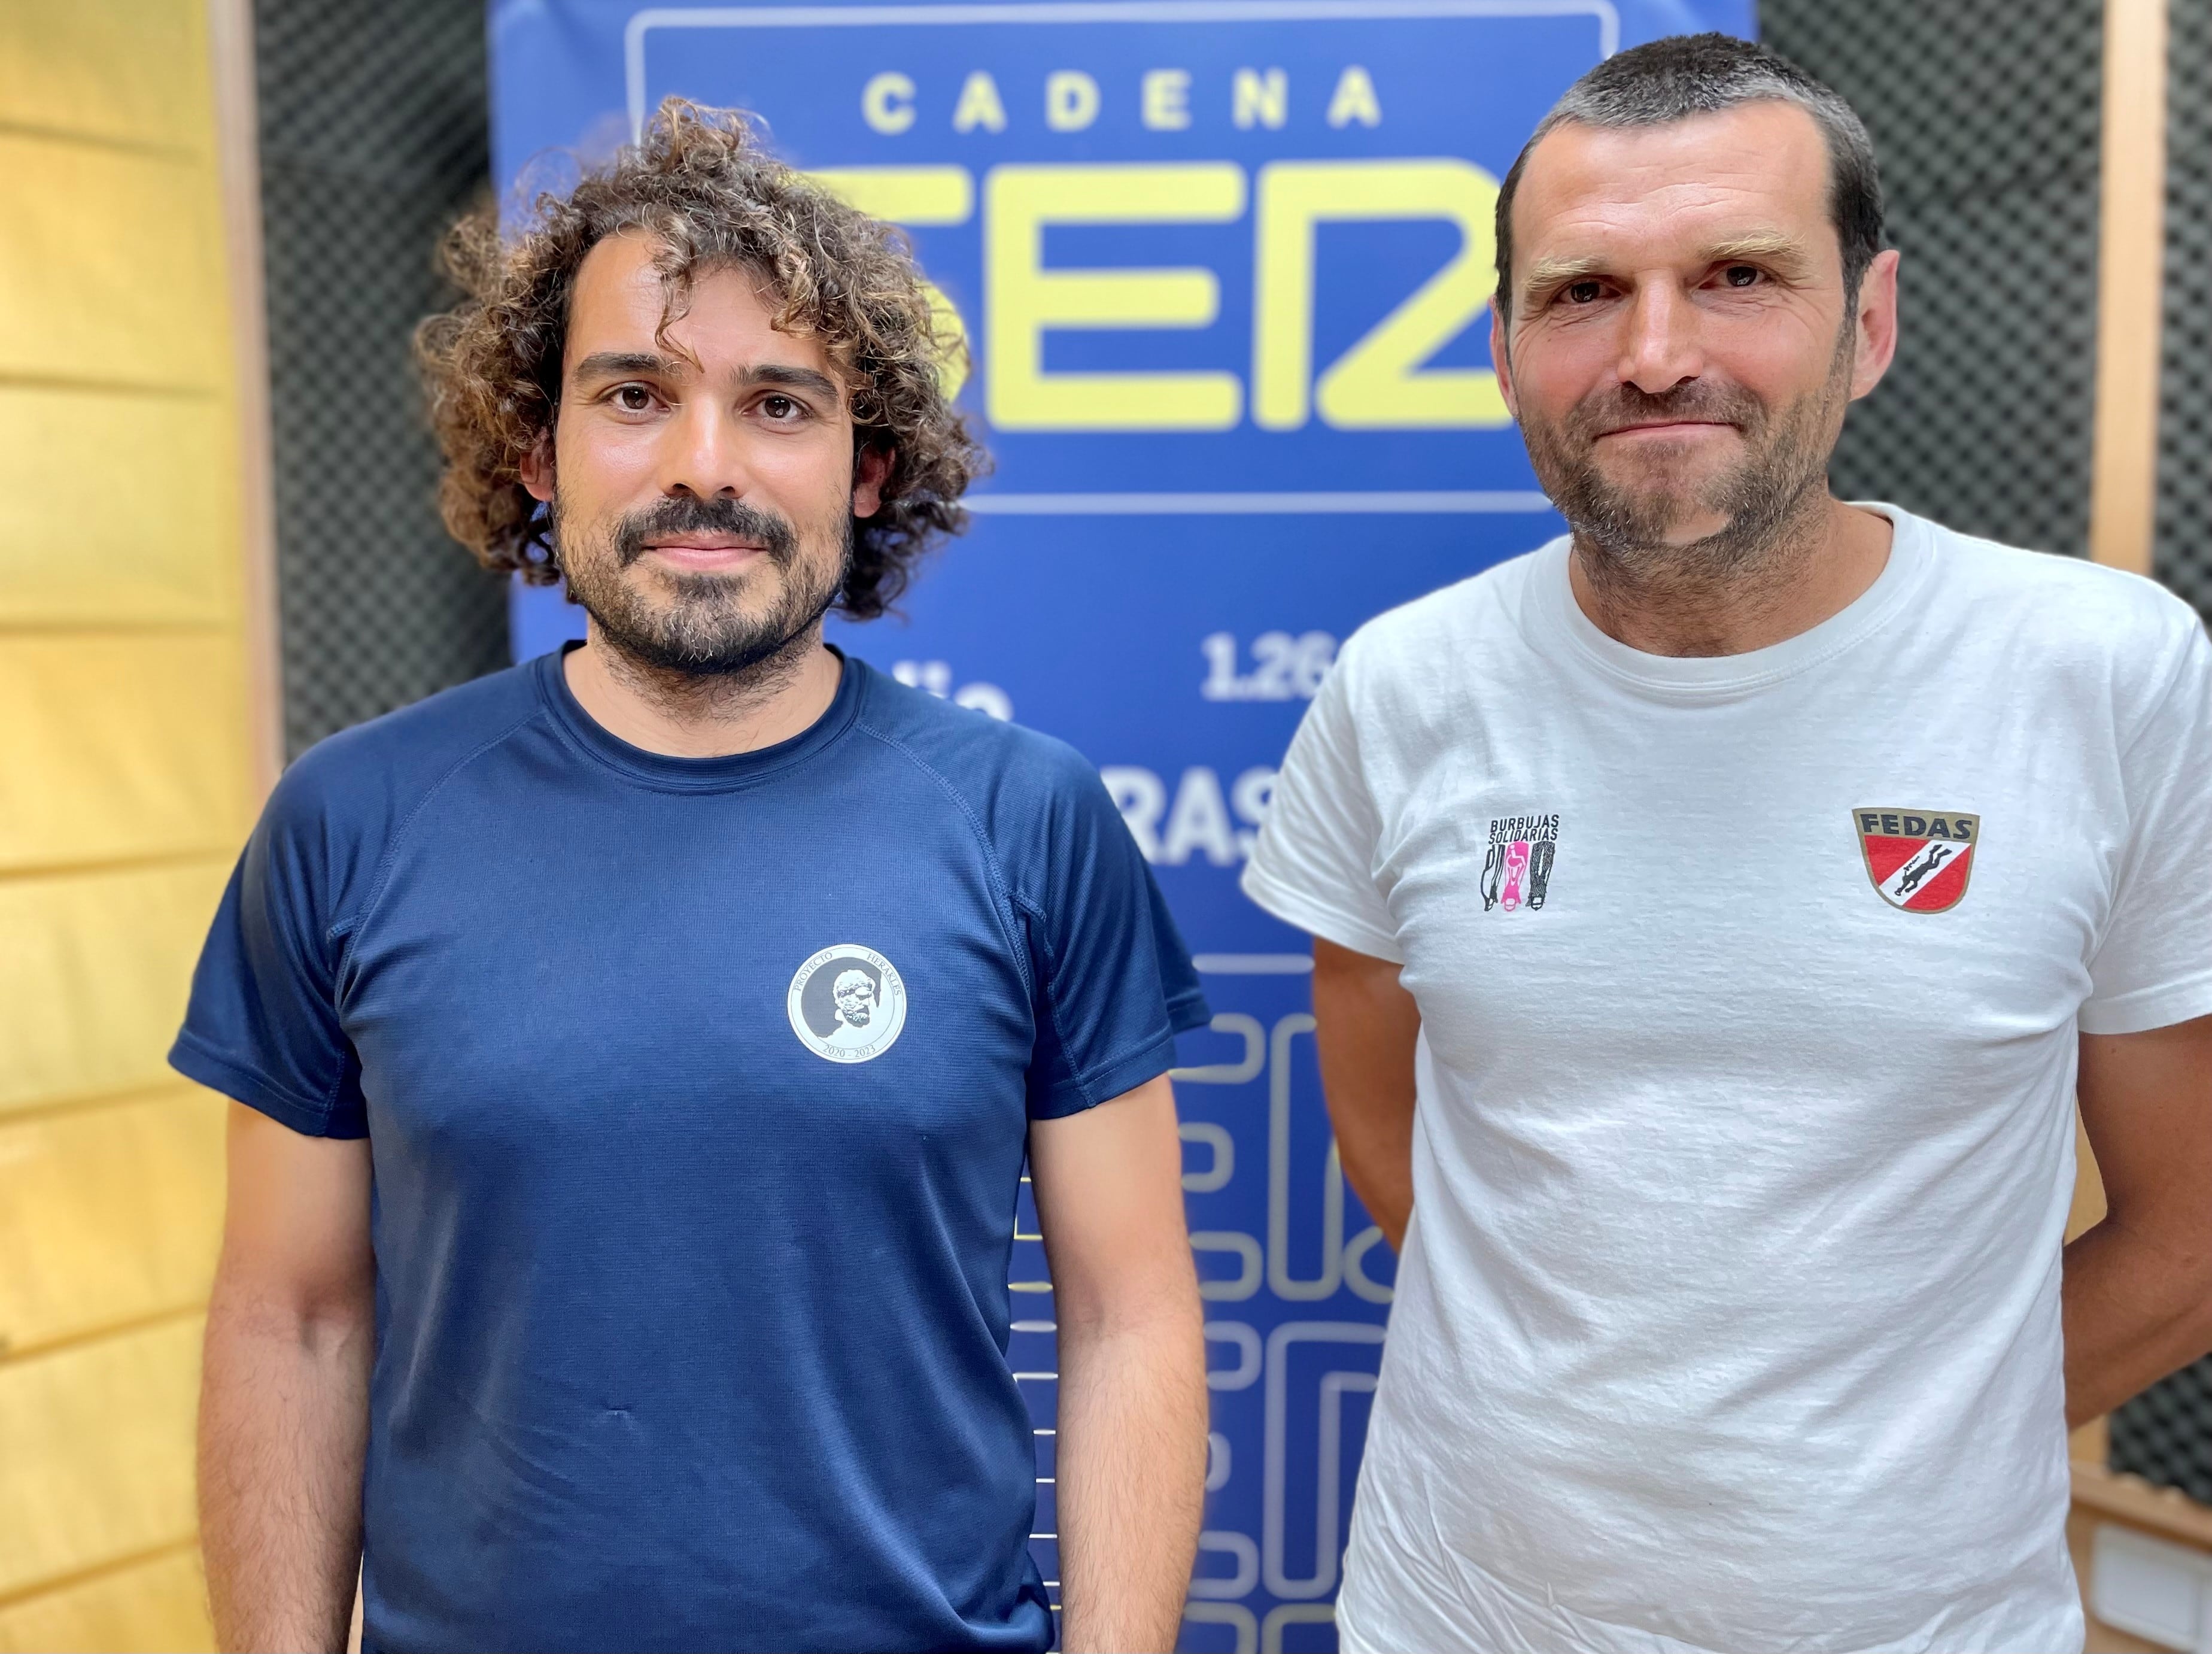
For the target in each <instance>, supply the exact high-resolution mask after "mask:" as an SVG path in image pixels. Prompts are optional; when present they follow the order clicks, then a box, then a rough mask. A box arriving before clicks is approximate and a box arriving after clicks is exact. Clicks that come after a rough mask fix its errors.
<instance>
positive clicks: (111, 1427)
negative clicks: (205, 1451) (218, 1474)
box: [0, 1315, 201, 1597]
mask: <svg viewBox="0 0 2212 1654" xmlns="http://www.w3.org/2000/svg"><path fill="white" fill-rule="evenodd" d="M200 1326H201V1317H198V1316H197V1315H185V1316H179V1317H177V1318H176V1319H175V1320H173V1321H168V1322H164V1323H161V1324H159V1325H157V1326H153V1327H149V1328H146V1329H143V1330H141V1331H138V1332H135V1333H130V1334H126V1335H121V1336H118V1337H115V1338H102V1339H99V1340H96V1341H94V1342H92V1343H88V1344H76V1345H70V1346H69V1347H65V1348H63V1349H58V1350H56V1351H53V1352H52V1353H50V1354H46V1355H34V1356H32V1357H31V1358H29V1359H27V1360H21V1361H10V1362H9V1363H7V1364H6V1365H0V1597H4V1596H9V1595H12V1594H15V1593H16V1592H19V1591H21V1590H22V1589H23V1588H24V1587H26V1586H28V1585H33V1584H37V1583H38V1582H39V1581H40V1580H46V1579H52V1580H56V1581H60V1580H62V1579H64V1578H66V1577H67V1576H69V1575H72V1574H77V1573H82V1572H84V1571H85V1570H87V1569H88V1568H94V1567H97V1566H100V1565H101V1564H102V1563H106V1562H112V1561H115V1560H118V1559H120V1558H124V1557H128V1556H134V1555H137V1554H140V1553H143V1552H146V1551H151V1550H154V1549H156V1548H159V1547H161V1546H165V1545H174V1544H177V1543H178V1542H180V1541H183V1540H185V1539H189V1538H190V1537H191V1535H192V1533H193V1531H194V1523H193V1512H192V1414H193V1411H194V1408H196V1406H197V1401H198V1396H199V1340H200Z"/></svg>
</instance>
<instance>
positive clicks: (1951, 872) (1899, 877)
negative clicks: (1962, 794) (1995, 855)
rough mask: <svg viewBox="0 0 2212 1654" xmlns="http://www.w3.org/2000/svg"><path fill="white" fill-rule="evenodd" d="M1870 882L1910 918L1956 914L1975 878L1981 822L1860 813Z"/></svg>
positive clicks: (1923, 814)
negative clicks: (1949, 911)
mask: <svg viewBox="0 0 2212 1654" xmlns="http://www.w3.org/2000/svg"><path fill="white" fill-rule="evenodd" d="M1851 824H1852V825H1853V826H1854V827H1856V828H1857V829H1858V835H1859V851H1860V854H1862V855H1863V856H1864V857H1865V859H1866V870H1867V877H1868V878H1869V879H1872V880H1873V881H1874V887H1875V890H1877V891H1881V899H1882V900H1883V901H1885V902H1887V903H1889V905H1890V906H1892V907H1893V908H1902V909H1904V910H1905V912H1907V913H1942V911H1944V910H1945V909H1947V908H1955V907H1957V906H1958V905H1959V900H1960V897H1963V896H1965V895H1966V881H1967V880H1968V879H1972V877H1973V876H1974V846H1975V845H1976V844H1977V843H1978V842H1980V840H1981V836H1982V818H1980V817H1979V816H1978V815H1972V814H1961V813H1960V812H1958V811H1955V810H1928V809H1919V810H1904V809H1898V808H1895V807H1890V808H1886V809H1885V808H1861V809H1857V810H1854V811H1852V812H1851Z"/></svg>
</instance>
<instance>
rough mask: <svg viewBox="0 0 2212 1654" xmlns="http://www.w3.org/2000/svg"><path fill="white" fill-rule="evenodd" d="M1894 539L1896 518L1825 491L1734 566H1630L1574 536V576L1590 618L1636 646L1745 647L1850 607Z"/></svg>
mask: <svg viewBox="0 0 2212 1654" xmlns="http://www.w3.org/2000/svg"><path fill="white" fill-rule="evenodd" d="M1889 542H1890V524H1889V519H1887V517H1884V516H1882V515H1881V514H1879V513H1877V512H1872V511H1868V510H1865V509H1863V508H1861V507H1858V506H1853V505H1846V504H1844V502H1842V501H1841V500H1838V499H1837V498H1835V497H1834V496H1832V495H1830V494H1828V493H1827V492H1826V491H1825V490H1823V491H1822V492H1821V493H1820V494H1819V495H1818V496H1815V497H1814V499H1813V500H1812V501H1810V502H1808V509H1807V510H1805V511H1804V512H1802V513H1800V514H1797V515H1796V517H1794V518H1793V519H1792V520H1790V522H1788V523H1786V524H1785V525H1784V526H1783V529H1782V532H1780V533H1778V535H1777V536H1776V537H1775V539H1774V541H1773V543H1772V544H1770V545H1767V546H1765V547H1763V548H1761V549H1760V550H1759V552H1758V553H1757V554H1756V555H1755V556H1753V557H1751V558H1750V559H1749V560H1748V561H1747V562H1740V563H1738V564H1737V565H1736V566H1735V567H1733V568H1731V569H1726V570H1720V569H1701V568H1699V566H1697V564H1696V563H1695V562H1693V561H1692V560H1691V559H1687V558H1686V559H1684V560H1683V561H1682V562H1668V560H1666V559H1664V558H1663V557H1662V558H1659V559H1655V560H1654V561H1653V562H1652V563H1651V564H1650V565H1649V566H1647V567H1645V568H1643V569H1637V568H1632V567H1629V566H1627V565H1626V563H1625V562H1623V561H1622V560H1620V559H1619V558H1616V557H1613V556H1607V554H1606V553H1604V552H1601V551H1596V550H1592V549H1591V548H1590V547H1589V546H1588V545H1586V544H1583V541H1582V539H1581V537H1580V536H1577V538H1576V541H1575V546H1574V551H1573V554H1572V555H1571V556H1570V557H1569V558H1568V560H1567V562H1568V578H1569V580H1570V581H1571V583H1572V585H1573V588H1574V594H1575V602H1576V603H1577V605H1579V606H1580V607H1581V609H1582V611H1583V614H1585V615H1587V616H1588V617H1589V621H1590V623H1591V624H1592V625H1594V626H1595V627H1596V628H1597V629H1599V630H1600V631H1601V632H1603V633H1604V634H1605V635H1607V637H1610V638H1612V639H1613V640H1614V641H1615V642H1620V643H1626V645H1628V647H1629V648H1632V649H1640V650H1642V651H1643V652H1644V654H1664V655H1723V654H1750V653H1751V652H1752V651H1753V649H1764V648H1769V647H1771V645H1773V644H1776V643H1781V642H1786V641H1787V640H1789V639H1790V638H1793V637H1796V635H1798V634H1799V633H1801V632H1808V631H1810V630H1812V629H1813V628H1814V627H1815V626H1817V625H1819V624H1820V623H1821V622H1822V621H1824V620H1826V619H1827V618H1828V617H1830V616H1832V615H1835V614H1839V613H1841V612H1842V611H1844V609H1846V608H1848V607H1850V605H1851V604H1852V603H1853V602H1855V601H1857V599H1858V598H1859V597H1860V596H1861V595H1862V594H1863V593H1865V591H1866V590H1867V588H1868V587H1870V586H1872V585H1873V584H1874V583H1875V580H1876V579H1877V578H1879V577H1880V575H1881V571H1882V569H1883V568H1884V567H1885V566H1887V563H1888V562H1889Z"/></svg>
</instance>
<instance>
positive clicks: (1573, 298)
mask: <svg viewBox="0 0 2212 1654" xmlns="http://www.w3.org/2000/svg"><path fill="white" fill-rule="evenodd" d="M1604 290H1605V289H1604V288H1603V287H1601V285H1600V284H1599V283H1596V282H1571V283H1568V284H1567V289H1566V295H1565V297H1566V301H1567V302H1568V303H1569V304H1595V303H1596V302H1597V296H1598V295H1599V294H1600V293H1602V292H1603V291H1604Z"/></svg>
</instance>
